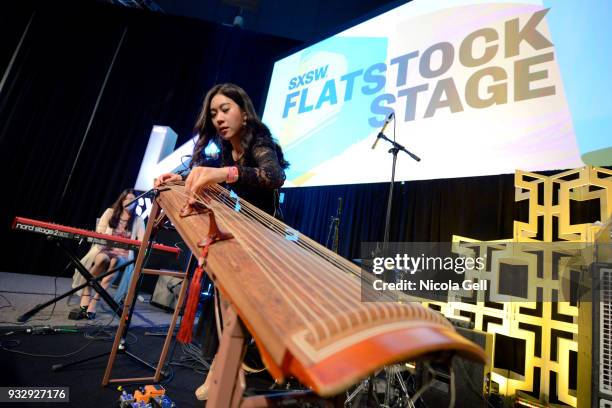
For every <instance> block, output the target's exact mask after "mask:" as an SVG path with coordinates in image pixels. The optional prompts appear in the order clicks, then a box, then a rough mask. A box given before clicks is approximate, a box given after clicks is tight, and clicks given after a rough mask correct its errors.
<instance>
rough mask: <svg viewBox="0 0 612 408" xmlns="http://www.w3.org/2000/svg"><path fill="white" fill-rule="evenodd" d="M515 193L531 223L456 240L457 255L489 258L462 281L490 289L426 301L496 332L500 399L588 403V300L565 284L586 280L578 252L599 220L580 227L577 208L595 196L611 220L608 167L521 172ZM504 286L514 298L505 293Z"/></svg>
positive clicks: (591, 236)
mask: <svg viewBox="0 0 612 408" xmlns="http://www.w3.org/2000/svg"><path fill="white" fill-rule="evenodd" d="M515 187H516V195H515V199H516V201H517V202H518V201H526V202H527V203H528V219H527V221H526V222H521V221H515V222H514V233H513V237H512V238H509V239H503V240H500V241H495V242H491V241H488V242H480V241H477V240H473V239H470V238H467V237H460V236H454V237H453V242H454V246H455V249H454V250H455V251H457V252H460V253H461V252H463V253H465V254H466V255H467V254H469V255H474V254H475V255H476V256H481V257H484V258H485V259H486V267H485V268H484V269H483V270H480V271H468V272H466V279H469V278H473V279H476V278H478V279H486V280H488V281H489V290H488V291H487V292H483V291H475V292H473V293H474V294H473V295H472V296H469V295H468V296H465V294H461V296H459V295H457V294H453V295H449V299H448V302H424V303H425V304H427V305H429V306H430V307H433V308H435V309H438V310H440V312H442V313H443V314H444V315H446V316H447V317H452V318H461V319H469V320H470V321H471V322H472V323H473V325H474V328H475V329H477V330H482V331H486V332H489V333H493V334H494V335H495V352H494V355H493V361H492V362H491V363H492V370H491V372H492V374H491V381H492V382H493V384H494V385H495V387H496V390H497V391H498V392H499V394H500V395H503V396H506V397H507V398H508V399H515V398H516V397H521V399H523V400H532V401H533V402H536V401H537V402H539V403H541V404H543V405H553V404H554V405H559V406H572V407H577V406H579V407H583V406H584V407H587V406H590V403H591V401H590V383H591V378H590V369H591V367H590V366H591V364H592V355H591V338H592V335H591V332H592V330H591V323H592V322H591V306H592V304H591V302H588V301H580V300H576V298H572V297H571V296H568V293H570V292H571V291H570V290H569V289H568V287H569V285H570V283H568V282H573V281H571V280H570V277H572V278H573V279H574V281H576V282H582V281H581V279H582V277H581V274H584V273H585V269H584V262H585V260H584V259H583V263H580V262H578V263H576V259H577V256H576V254H584V253H585V249H586V250H587V251H586V252H588V248H589V245H590V244H592V243H593V241H594V237H595V236H596V234H597V232H598V231H599V229H600V228H601V227H600V225H601V224H600V223H594V222H588V223H584V222H583V223H576V222H575V220H573V219H572V208H575V207H576V205H577V203H580V202H583V201H585V200H596V202H597V203H596V205H597V206H598V209H599V210H598V213H599V214H598V221H601V222H606V221H607V220H608V219H609V218H610V216H611V215H612V171H610V170H607V169H603V168H595V167H590V166H589V167H584V168H580V169H575V170H569V171H565V172H562V173H558V174H555V175H552V176H543V175H540V174H535V173H528V172H523V171H517V172H516V174H515ZM581 256H582V255H581ZM587 257H588V255H587ZM578 258H580V259H582V258H584V256H582V258H581V257H580V256H579V257H578ZM586 262H588V260H586ZM562 270H563V271H565V272H564V273H561V272H560V271H562ZM508 281H510V282H512V284H513V285H514V287H515V288H516V287H518V288H519V290H518V292H519V294H518V295H517V294H513V295H512V296H509V295H508V294H507V293H505V292H504V285H505V283H504V282H508ZM583 283H584V282H583ZM572 287H573V286H572ZM578 287H580V286H579V285H578ZM571 293H574V294H575V293H576V292H571ZM502 351H503V352H502Z"/></svg>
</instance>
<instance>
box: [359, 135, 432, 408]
mask: <svg viewBox="0 0 612 408" xmlns="http://www.w3.org/2000/svg"><path fill="white" fill-rule="evenodd" d="M379 139H383V140H385V141H387V142H389V143H391V146H392V147H391V149H389V153H391V154H392V155H393V165H392V166H391V184H390V185H389V195H388V197H387V215H386V218H385V236H384V239H383V246H386V245H387V244H388V243H389V229H390V225H391V206H392V203H393V187H394V184H395V167H396V165H397V155H398V154H399V152H400V151H402V152H404V153H406V154H407V155H408V156H410V157H411V158H413V159H414V160H416V161H417V162H419V161H421V158H420V157H419V156H417V155H416V154H414V153H412V152H411V151H409V150H408V149H406V148H405V147H404V146H402V145H401V144H399V143H397V142H396V141H395V140H391V139H389V138H388V137H387V136H385V135H384V133H383V132H382V131H381V132H379V133H378V136H377V137H376V142H378V141H379ZM393 139H395V129H394V132H393ZM376 142H375V143H376ZM383 251H384V253H385V254H386V252H387V248H386V247H385V248H384V249H383ZM384 370H385V383H386V387H385V404H386V405H387V406H388V405H389V401H390V392H391V384H392V383H393V382H394V380H397V381H398V384H399V386H400V388H401V390H402V391H403V393H404V394H405V397H406V398H407V400H409V399H410V395H408V389H407V386H406V383H405V381H404V379H403V378H402V376H401V374H400V372H399V370H398V366H397V365H395V366H390V367H385V368H384ZM371 380H372V382H373V381H374V377H372V378H371ZM400 398H401V397H400Z"/></svg>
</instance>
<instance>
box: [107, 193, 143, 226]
mask: <svg viewBox="0 0 612 408" xmlns="http://www.w3.org/2000/svg"><path fill="white" fill-rule="evenodd" d="M128 194H133V195H134V197H136V193H135V192H134V190H133V189H131V188H127V189H125V190H123V191H122V192H121V194H120V195H119V198H117V200H116V201H115V202H114V203H113V205H112V206H111V208H112V209H113V215H111V218H110V221H109V222H108V225H110V227H111V228H112V229H115V228H117V225H119V217H121V213H122V212H123V200H125V197H126V196H127V195H128ZM135 210H136V206H134V207H133V208H132V209H131V210H130V211H129V213H130V219H129V220H128V223H127V226H126V227H125V229H126V230H127V231H130V232H131V231H132V225H133V224H134V219H135V218H136V217H134V214H135V213H134V212H135Z"/></svg>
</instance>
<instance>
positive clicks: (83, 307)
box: [72, 189, 145, 320]
mask: <svg viewBox="0 0 612 408" xmlns="http://www.w3.org/2000/svg"><path fill="white" fill-rule="evenodd" d="M135 198H136V195H135V194H134V190H132V189H127V190H124V191H123V192H122V193H121V195H119V198H117V200H116V201H115V203H114V204H113V205H112V206H111V207H110V208H107V209H106V211H104V214H102V217H100V221H99V222H98V225H97V227H96V232H99V233H102V234H108V235H116V236H120V237H124V238H129V239H136V240H139V241H142V239H143V237H144V232H145V225H144V221H143V219H142V218H140V217H139V216H137V215H136V214H135V212H134V211H135V209H136V203H133V204H131V205H130V206H127V205H128V204H129V203H130V202H131V201H133V200H134V199H135ZM132 259H134V251H132V250H127V249H123V248H113V247H105V246H102V245H98V244H94V245H92V246H91V248H90V249H89V252H87V254H86V255H85V256H84V257H83V259H81V263H82V264H83V265H84V266H85V267H86V268H87V269H88V270H89V273H91V274H92V275H93V276H94V277H95V276H99V275H100V274H102V273H104V272H106V271H108V270H110V269H113V268H116V267H118V266H121V265H122V264H124V263H126V262H129V261H131V260H132ZM133 268H134V266H133V264H130V265H129V266H127V267H126V269H125V271H124V273H123V278H122V279H121V284H120V285H119V288H118V290H117V294H116V295H115V300H116V301H118V302H119V301H121V300H122V298H123V296H124V295H125V293H126V292H127V287H128V284H129V281H130V279H131V276H132V271H133ZM114 275H115V274H111V275H109V276H106V277H104V279H102V281H101V282H100V285H101V286H102V287H103V288H104V289H106V288H107V287H108V285H109V284H110V282H111V281H112V280H113V277H114ZM84 282H85V278H83V276H82V275H81V274H80V273H79V272H78V271H75V273H74V277H73V280H72V287H76V286H79V285H81V284H83V283H84ZM94 295H95V296H94ZM99 299H100V295H99V294H98V293H96V292H95V291H94V290H93V289H91V288H90V287H89V286H86V287H85V288H83V290H82V293H81V301H80V315H79V318H81V319H82V318H85V319H90V320H91V319H95V317H96V304H97V301H98V300H99Z"/></svg>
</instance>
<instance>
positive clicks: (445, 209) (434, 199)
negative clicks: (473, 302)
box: [282, 158, 528, 259]
mask: <svg viewBox="0 0 612 408" xmlns="http://www.w3.org/2000/svg"><path fill="white" fill-rule="evenodd" d="M400 159H401V158H400ZM283 191H284V193H285V194H284V203H283V206H282V209H283V215H284V216H285V220H286V222H287V223H288V224H290V225H292V226H293V227H294V228H296V229H297V230H299V231H301V232H303V233H304V234H306V235H308V236H310V237H312V238H314V239H316V240H317V241H319V242H321V243H323V244H325V243H326V241H327V240H328V239H327V237H328V235H329V225H330V218H331V217H333V216H335V215H336V213H337V210H338V204H339V202H338V198H339V197H341V198H342V211H341V223H340V233H339V245H338V252H339V253H340V254H341V255H342V256H344V257H347V258H349V259H355V258H361V255H360V244H361V242H367V241H382V240H383V237H384V230H385V217H386V212H387V197H388V194H389V183H376V184H357V185H339V186H325V187H301V188H287V189H284V190H283ZM527 215H528V214H527V206H526V205H525V204H522V203H516V204H515V203H514V175H512V174H507V175H500V176H486V177H471V178H458V179H443V180H424V181H410V182H403V183H402V182H398V183H395V186H394V191H393V205H392V212H391V222H390V230H389V239H390V240H391V241H414V242H418V241H422V242H430V241H431V242H433V241H449V240H450V239H451V238H452V236H453V235H463V236H468V237H471V238H476V239H481V240H493V239H501V238H510V237H512V222H513V220H514V219H526V218H527ZM329 242H330V246H331V239H330V240H329Z"/></svg>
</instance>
